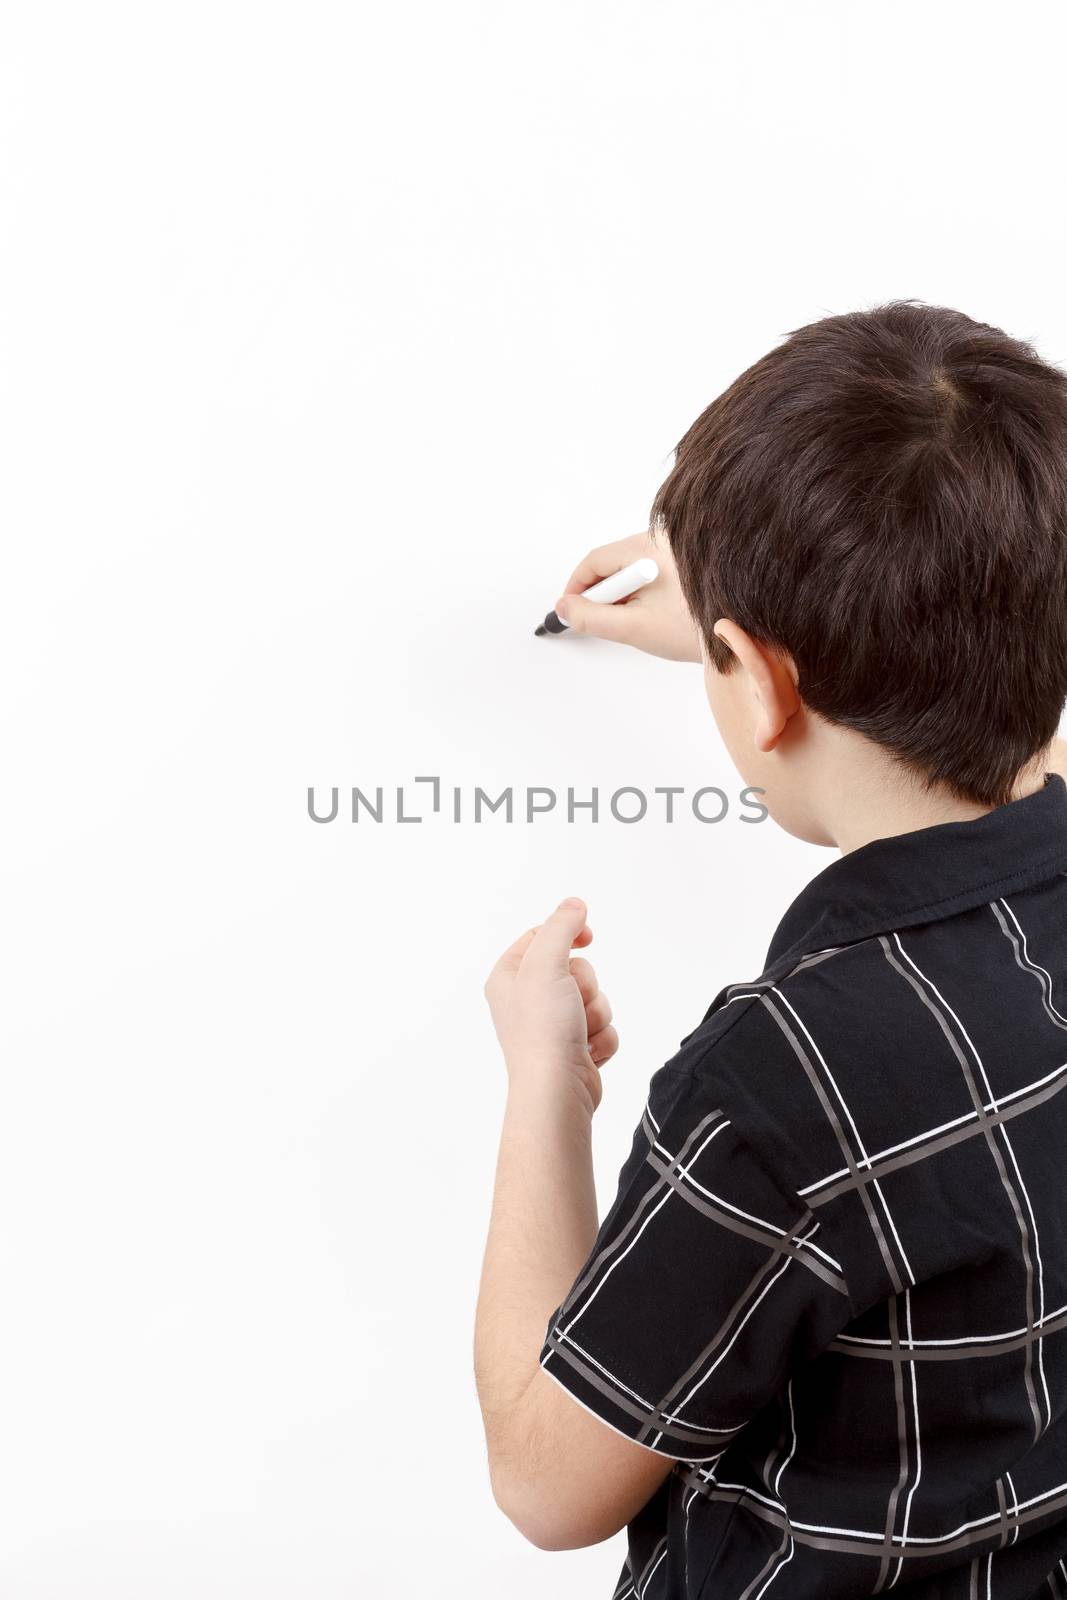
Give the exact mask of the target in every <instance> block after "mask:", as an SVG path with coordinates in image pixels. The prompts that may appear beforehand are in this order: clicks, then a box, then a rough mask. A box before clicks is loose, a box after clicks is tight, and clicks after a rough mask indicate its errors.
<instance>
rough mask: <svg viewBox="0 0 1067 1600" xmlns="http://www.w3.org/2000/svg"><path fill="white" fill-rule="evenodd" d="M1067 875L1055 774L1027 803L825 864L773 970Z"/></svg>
mask: <svg viewBox="0 0 1067 1600" xmlns="http://www.w3.org/2000/svg"><path fill="white" fill-rule="evenodd" d="M1057 872H1067V784H1065V783H1064V781H1063V779H1062V777H1060V775H1059V774H1058V773H1055V772H1047V773H1046V774H1045V782H1044V786H1043V788H1041V789H1038V790H1037V792H1036V793H1035V794H1031V795H1026V796H1025V797H1024V798H1023V799H1022V800H1012V801H1009V802H1008V804H1006V805H1002V806H997V807H995V808H994V810H992V811H988V812H986V814H985V815H984V816H981V817H976V818H974V819H973V820H972V821H970V822H942V823H938V824H937V825H936V826H934V827H932V828H918V829H916V830H915V831H914V832H912V833H901V834H897V835H895V836H894V837H892V838H889V839H872V840H871V841H870V843H869V844H864V845H860V847H859V848H858V849H857V850H852V851H850V852H849V853H848V855H844V856H841V857H840V858H839V859H838V860H836V861H832V862H831V863H830V865H829V866H828V867H824V868H823V870H822V872H820V873H818V874H817V876H816V877H814V878H813V879H812V880H811V882H810V883H809V884H808V885H807V887H806V888H804V889H802V890H801V892H800V894H799V895H797V897H796V899H795V900H794V901H793V903H792V905H791V906H790V907H789V909H788V911H787V912H786V913H785V916H784V917H783V918H782V920H781V922H780V923H779V924H778V927H777V929H776V930H775V934H774V937H773V939H772V940H771V944H770V949H769V950H768V952H767V969H768V970H770V969H771V968H772V967H778V966H783V967H785V966H788V965H790V964H791V963H792V962H794V961H795V960H797V959H798V958H799V957H800V956H803V955H807V954H809V953H810V952H812V951H816V950H827V949H830V948H831V947H833V946H835V945H840V944H851V943H854V942H855V941H856V940H858V939H869V938H872V937H873V936H874V935H875V934H878V933H888V932H890V931H891V930H892V929H894V928H903V927H914V926H916V925H917V924H920V923H924V922H937V921H940V919H941V918H942V917H950V916H954V915H955V914H956V913H957V912H959V911H969V910H971V909H973V908H974V907H976V906H982V905H987V904H988V903H989V902H990V901H991V900H995V899H997V898H998V896H1000V895H1004V894H1012V893H1016V892H1018V891H1019V890H1020V889H1027V888H1030V887H1032V886H1033V885H1034V884H1037V883H1042V882H1044V881H1045V880H1046V879H1048V878H1052V877H1054V876H1055V875H1056V873H1057Z"/></svg>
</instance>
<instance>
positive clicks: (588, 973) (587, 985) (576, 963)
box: [570, 956, 599, 1006]
mask: <svg viewBox="0 0 1067 1600" xmlns="http://www.w3.org/2000/svg"><path fill="white" fill-rule="evenodd" d="M570 965H571V977H572V978H573V979H574V981H575V983H576V984H577V985H578V993H579V994H580V995H581V997H582V1004H583V1006H587V1005H588V1004H589V1002H590V1000H592V999H593V998H594V997H595V995H596V992H597V989H598V988H599V985H598V983H597V977H596V973H595V972H594V970H593V967H592V965H591V963H590V962H588V961H586V959H585V957H584V956H573V957H572V958H571V964H570Z"/></svg>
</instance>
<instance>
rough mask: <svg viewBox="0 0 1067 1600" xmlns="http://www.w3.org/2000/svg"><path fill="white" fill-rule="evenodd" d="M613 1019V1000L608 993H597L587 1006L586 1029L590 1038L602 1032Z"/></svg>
mask: <svg viewBox="0 0 1067 1600" xmlns="http://www.w3.org/2000/svg"><path fill="white" fill-rule="evenodd" d="M610 1021H611V1002H610V1001H609V999H608V997H607V995H606V994H598V995H595V996H594V998H593V999H592V1000H591V1001H590V1002H589V1004H588V1005H587V1006H586V1008H585V1031H586V1035H587V1036H588V1037H589V1038H590V1039H595V1038H596V1036H597V1034H598V1033H602V1032H603V1031H604V1029H605V1028H606V1027H607V1025H608V1023H609V1022H610Z"/></svg>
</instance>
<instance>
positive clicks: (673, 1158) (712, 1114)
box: [541, 1062, 851, 1461]
mask: <svg viewBox="0 0 1067 1600" xmlns="http://www.w3.org/2000/svg"><path fill="white" fill-rule="evenodd" d="M850 1315H851V1312H850V1302H849V1296H848V1291H847V1287H846V1285H845V1282H844V1279H843V1277H842V1272H841V1267H840V1265H839V1263H838V1262H837V1261H836V1260H834V1258H833V1257H832V1256H831V1255H830V1254H829V1253H828V1252H827V1250H826V1249H825V1248H824V1247H823V1245H822V1243H821V1242H820V1238H819V1224H818V1222H817V1221H816V1219H815V1218H814V1217H813V1216H812V1214H811V1212H810V1211H808V1210H807V1209H806V1208H805V1206H804V1204H803V1202H802V1201H801V1200H800V1199H798V1197H797V1196H796V1195H795V1194H793V1193H792V1192H791V1191H789V1190H788V1189H787V1188H785V1187H784V1186H782V1185H780V1184H779V1183H778V1182H777V1181H776V1180H775V1178H774V1177H773V1176H772V1175H771V1173H770V1172H769V1171H768V1170H765V1168H764V1165H763V1163H762V1162H761V1160H760V1159H759V1152H758V1151H756V1150H755V1149H754V1148H753V1147H752V1146H751V1145H750V1144H749V1143H748V1142H746V1140H745V1138H744V1137H743V1135H742V1134H741V1132H740V1131H739V1129H738V1128H737V1127H736V1126H735V1123H734V1121H733V1120H732V1119H731V1117H730V1116H729V1115H728V1114H727V1112H726V1111H725V1110H724V1109H723V1107H722V1106H721V1105H719V1104H717V1103H716V1095H715V1086H714V1079H713V1078H705V1077H702V1076H701V1075H700V1074H697V1073H694V1072H692V1071H690V1070H688V1069H687V1068H685V1067H678V1066H677V1065H675V1064H674V1063H671V1062H669V1063H668V1064H667V1065H666V1066H665V1067H662V1068H661V1069H660V1070H659V1071H658V1072H657V1073H655V1074H654V1075H653V1078H652V1081H651V1084H650V1086H649V1095H648V1101H647V1103H646V1106H645V1110H644V1114H643V1116H642V1117H641V1120H640V1122H639V1124H638V1126H637V1128H636V1129H635V1131H634V1135H633V1142H632V1146H631V1150H630V1154H629V1156H628V1157H627V1159H626V1161H625V1163H624V1164H623V1167H622V1170H621V1172H620V1173H619V1178H618V1187H617V1191H616V1194H615V1198H614V1200H613V1201H612V1204H611V1206H610V1208H609V1210H608V1211H607V1213H606V1214H605V1216H604V1219H603V1221H602V1222H601V1224H600V1228H599V1231H598V1233H597V1237H596V1240H595V1242H594V1245H593V1248H592V1250H591V1251H590V1254H589V1256H588V1258H587V1260H586V1262H585V1264H584V1266H583V1267H582V1269H581V1271H580V1272H579V1274H578V1276H577V1278H576V1279H575V1281H574V1284H573V1285H572V1287H571V1289H570V1291H569V1293H568V1294H567V1296H566V1298H565V1299H564V1301H563V1302H562V1304H561V1305H559V1306H558V1307H557V1308H556V1310H555V1311H554V1312H553V1314H552V1316H551V1317H550V1319H549V1322H548V1326H547V1329H546V1334H545V1341H544V1344H543V1346H542V1349H541V1365H542V1367H543V1368H544V1369H545V1371H546V1372H547V1373H549V1374H550V1376H551V1377H553V1378H554V1379H555V1380H556V1381H557V1382H558V1383H560V1384H562V1386H563V1387H564V1388H565V1389H567V1390H568V1391H569V1392H570V1394H571V1395H573V1396H574V1398H575V1399H576V1400H578V1401H579V1402H580V1403H581V1404H582V1405H584V1406H585V1407H586V1408H587V1409H588V1410H590V1411H592V1412H594V1413H595V1414H596V1415H597V1416H599V1417H600V1418H601V1419H602V1421H604V1422H606V1423H608V1424H609V1425H610V1426H611V1427H613V1428H614V1429H615V1430H616V1431H617V1432H619V1433H622V1434H625V1435H626V1437H627V1438H630V1439H632V1440H634V1441H635V1442H636V1443H638V1444H642V1445H645V1446H646V1447H648V1448H649V1449H652V1450H656V1451H659V1452H660V1453H661V1454H664V1455H667V1456H672V1457H675V1458H677V1459H680V1460H685V1461H712V1460H715V1459H716V1458H717V1457H718V1456H720V1455H721V1454H722V1452H723V1451H724V1450H725V1449H726V1448H727V1447H728V1446H729V1444H730V1442H731V1440H732V1439H733V1438H734V1437H735V1436H736V1434H737V1433H738V1432H740V1430H741V1429H742V1428H743V1427H744V1426H745V1425H746V1423H748V1422H749V1421H750V1420H751V1418H752V1417H753V1416H754V1415H755V1414H756V1412H757V1411H759V1409H760V1408H761V1407H762V1406H763V1405H765V1404H766V1403H767V1401H768V1400H770V1399H771V1398H772V1396H773V1395H774V1394H775V1393H776V1392H777V1390H778V1389H779V1388H781V1387H782V1386H783V1384H784V1383H785V1382H786V1381H787V1380H788V1377H789V1375H790V1373H791V1372H792V1371H793V1370H794V1369H795V1368H796V1367H797V1366H799V1365H801V1364H803V1363H805V1362H807V1361H810V1360H812V1359H814V1357H815V1356H816V1355H818V1354H819V1352H820V1351H821V1350H823V1349H824V1348H825V1347H826V1346H827V1345H828V1344H829V1343H830V1341H831V1340H832V1339H833V1338H834V1337H835V1336H836V1334H837V1333H838V1332H839V1331H840V1329H841V1328H842V1327H844V1325H845V1324H846V1323H847V1322H848V1320H849V1318H850Z"/></svg>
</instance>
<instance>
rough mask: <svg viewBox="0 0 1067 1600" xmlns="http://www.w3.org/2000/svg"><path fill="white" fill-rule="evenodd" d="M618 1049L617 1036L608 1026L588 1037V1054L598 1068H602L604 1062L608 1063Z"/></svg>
mask: <svg viewBox="0 0 1067 1600" xmlns="http://www.w3.org/2000/svg"><path fill="white" fill-rule="evenodd" d="M618 1048H619V1036H618V1034H617V1033H616V1032H615V1029H614V1028H613V1027H611V1026H610V1024H609V1026H608V1027H606V1028H601V1030H600V1032H599V1033H595V1034H593V1035H592V1036H591V1037H590V1040H589V1054H590V1055H591V1056H592V1058H593V1060H594V1062H595V1063H596V1065H597V1066H598V1067H602V1066H603V1065H604V1063H605V1061H610V1060H611V1058H612V1056H613V1055H614V1054H615V1052H616V1050H617V1049H618Z"/></svg>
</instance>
